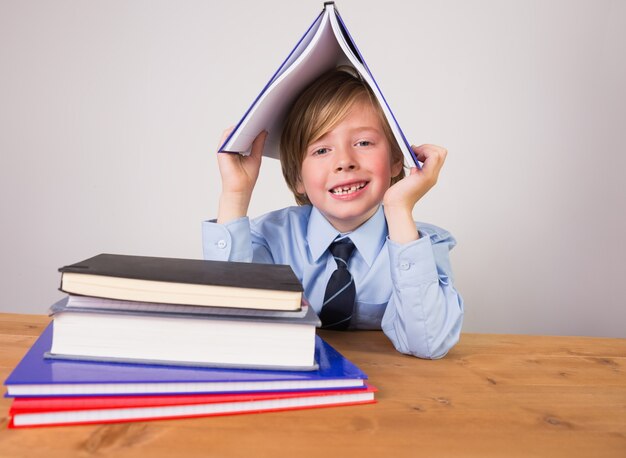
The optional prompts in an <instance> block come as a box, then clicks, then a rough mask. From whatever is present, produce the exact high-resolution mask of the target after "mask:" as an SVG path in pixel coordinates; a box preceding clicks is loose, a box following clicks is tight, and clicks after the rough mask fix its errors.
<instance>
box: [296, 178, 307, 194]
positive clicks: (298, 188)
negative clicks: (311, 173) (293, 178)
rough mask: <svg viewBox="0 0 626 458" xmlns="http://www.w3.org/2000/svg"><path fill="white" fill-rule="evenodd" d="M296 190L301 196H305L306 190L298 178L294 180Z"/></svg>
mask: <svg viewBox="0 0 626 458" xmlns="http://www.w3.org/2000/svg"><path fill="white" fill-rule="evenodd" d="M296 192H297V193H298V194H302V195H303V196H306V190H305V189H304V185H303V184H302V179H300V178H298V181H297V182H296Z"/></svg>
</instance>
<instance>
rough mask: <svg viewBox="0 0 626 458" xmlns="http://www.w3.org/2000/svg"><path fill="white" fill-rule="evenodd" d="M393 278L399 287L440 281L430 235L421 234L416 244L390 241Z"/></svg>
mask: <svg viewBox="0 0 626 458" xmlns="http://www.w3.org/2000/svg"><path fill="white" fill-rule="evenodd" d="M387 245H388V249H389V260H390V265H391V278H392V280H393V282H394V283H395V284H396V285H397V286H398V287H409V286H413V287H414V286H418V285H419V284H423V283H432V282H435V281H438V278H439V276H438V273H437V263H436V262H435V254H434V252H433V246H432V243H431V240H430V236H429V235H428V234H423V233H421V232H420V238H419V239H418V240H415V241H414V242H409V243H404V244H399V243H396V242H394V241H392V240H391V239H388V244H387Z"/></svg>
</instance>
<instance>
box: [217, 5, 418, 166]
mask: <svg viewBox="0 0 626 458" xmlns="http://www.w3.org/2000/svg"><path fill="white" fill-rule="evenodd" d="M342 65H348V66H350V67H353V68H354V69H355V71H356V72H357V73H358V74H359V75H360V76H361V78H362V79H363V81H365V82H366V84H368V85H369V86H370V88H371V89H372V92H373V93H374V95H375V96H376V98H377V100H378V103H379V104H380V106H381V108H382V110H383V113H384V115H385V117H386V118H387V122H388V123H389V126H390V127H391V130H392V132H393V134H394V137H395V139H396V141H397V142H398V145H399V146H400V149H401V150H402V152H403V154H404V157H405V160H406V165H408V166H409V167H414V166H415V165H418V161H417V158H416V156H415V153H413V151H412V150H411V146H410V144H409V142H408V141H407V140H406V138H405V136H404V134H403V133H402V130H401V129H400V126H399V125H398V122H397V121H396V118H395V116H394V115H393V113H392V111H391V109H390V108H389V105H388V104H387V101H386V100H385V97H384V96H383V94H382V92H381V91H380V88H379V87H378V84H377V83H376V80H375V79H374V77H373V76H372V73H371V72H370V70H369V68H368V66H367V64H366V63H365V61H364V60H363V56H362V55H361V53H360V52H359V50H358V48H357V47H356V44H355V43H354V41H353V40H352V37H351V36H350V33H349V32H348V29H347V28H346V26H345V24H344V22H343V20H342V19H341V16H340V15H339V12H338V11H337V9H336V8H335V4H334V2H326V3H324V10H323V11H322V13H321V14H320V15H319V16H318V17H317V19H316V20H315V22H313V24H312V25H311V27H309V29H308V30H307V31H306V33H305V34H304V36H303V37H302V38H301V39H300V41H299V42H298V44H297V45H296V46H295V48H294V49H293V50H292V51H291V53H290V54H289V55H288V56H287V59H285V61H284V62H283V63H282V65H281V66H280V67H279V68H278V70H277V71H276V73H275V74H274V76H272V78H271V79H270V80H269V82H268V83H267V84H266V85H265V87H264V88H263V90H262V91H261V93H260V94H259V95H258V96H257V98H256V100H255V101H254V102H253V103H252V105H251V106H250V108H248V111H247V112H246V114H245V115H244V116H243V118H241V120H240V121H239V123H238V124H237V126H236V127H235V129H234V130H233V131H232V132H231V134H230V135H229V136H228V137H227V138H226V140H225V141H224V143H223V144H222V146H221V147H220V149H219V151H220V152H232V153H240V154H243V155H248V154H250V149H251V146H252V142H253V141H254V139H255V138H256V136H257V135H258V134H259V133H260V132H262V131H263V130H266V131H267V132H268V133H269V135H268V137H267V139H266V141H265V148H264V152H263V154H264V155H265V156H269V157H273V158H278V157H279V155H280V150H279V144H280V136H281V133H282V127H283V122H284V119H285V116H286V115H287V112H288V111H289V108H290V107H291V105H292V104H293V102H294V101H295V99H296V97H297V96H298V95H299V94H300V93H301V92H302V91H303V90H304V89H305V88H306V87H307V86H308V85H309V84H311V83H312V82H313V81H314V80H315V79H316V78H318V77H319V76H321V75H322V74H323V73H325V72H327V71H329V70H331V69H333V68H335V67H338V66H342Z"/></svg>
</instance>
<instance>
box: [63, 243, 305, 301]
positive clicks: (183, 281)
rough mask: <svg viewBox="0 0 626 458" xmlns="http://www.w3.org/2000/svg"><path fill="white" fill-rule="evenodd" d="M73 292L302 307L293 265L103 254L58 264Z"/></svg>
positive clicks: (68, 289)
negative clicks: (69, 263)
mask: <svg viewBox="0 0 626 458" xmlns="http://www.w3.org/2000/svg"><path fill="white" fill-rule="evenodd" d="M59 271H60V272H61V273H62V277H61V286H60V290H61V291H64V292H66V293H69V294H77V295H84V296H93V297H101V298H106V299H118V300H126V301H140V302H155V303H162V304H183V305H197V306H213V307H231V308H249V309H261V310H299V309H300V307H301V303H302V291H303V289H302V285H301V283H300V281H299V280H298V278H297V277H296V275H295V273H294V272H293V270H292V269H291V267H290V266H288V265H280V264H256V263H246V262H226V261H204V260H199V259H177V258H158V257H148V256H128V255H117V254H100V255H98V256H94V257H93V258H90V259H86V260H84V261H81V262H78V263H75V264H71V265H68V266H65V267H62V268H60V269H59Z"/></svg>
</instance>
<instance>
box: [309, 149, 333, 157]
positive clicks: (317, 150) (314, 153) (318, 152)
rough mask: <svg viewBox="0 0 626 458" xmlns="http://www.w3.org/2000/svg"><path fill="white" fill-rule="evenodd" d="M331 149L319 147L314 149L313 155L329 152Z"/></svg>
mask: <svg viewBox="0 0 626 458" xmlns="http://www.w3.org/2000/svg"><path fill="white" fill-rule="evenodd" d="M329 151H330V150H329V149H328V148H317V149H315V150H313V152H312V154H313V156H322V155H324V154H326V153H328V152H329Z"/></svg>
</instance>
